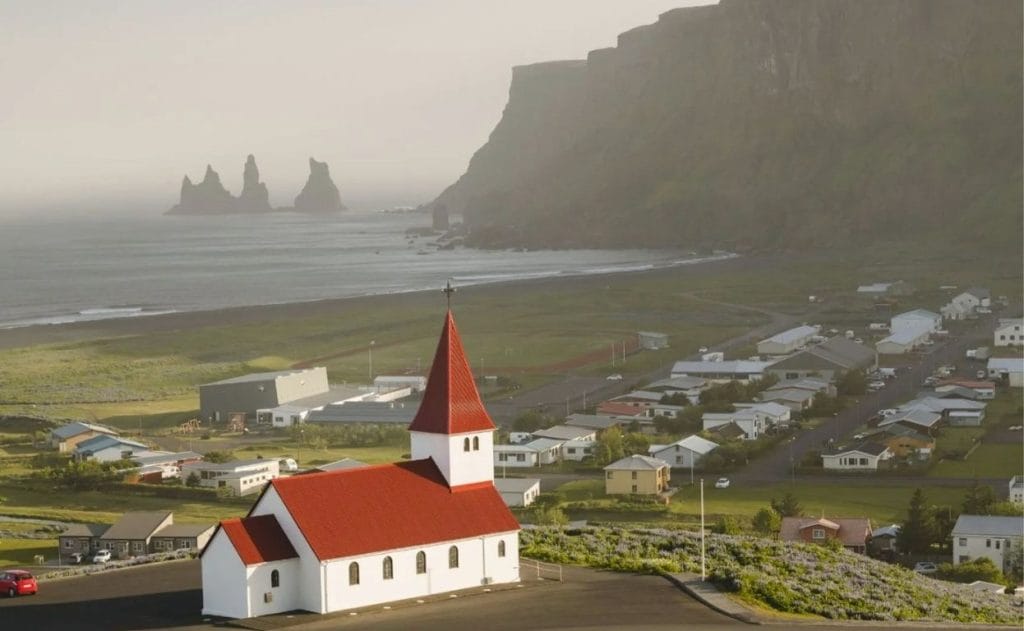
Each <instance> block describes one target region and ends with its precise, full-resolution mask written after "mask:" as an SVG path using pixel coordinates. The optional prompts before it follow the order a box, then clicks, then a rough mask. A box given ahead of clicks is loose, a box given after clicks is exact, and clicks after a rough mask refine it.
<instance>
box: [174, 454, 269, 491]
mask: <svg viewBox="0 0 1024 631" xmlns="http://www.w3.org/2000/svg"><path fill="white" fill-rule="evenodd" d="M192 474H195V476H196V477H197V478H198V479H199V486H203V487H207V488H213V489H217V488H224V489H227V490H229V491H230V492H231V494H233V495H236V496H242V495H248V494H250V493H258V492H260V491H261V490H263V487H264V486H266V485H267V483H268V482H270V481H271V480H273V479H275V478H277V477H278V476H279V475H280V474H281V462H280V461H279V460H278V459H277V458H255V459H252V460H233V461H231V462H206V461H202V462H189V463H186V464H184V465H182V467H181V477H182V478H184V479H186V480H188V479H189V478H190V477H191V476H192Z"/></svg>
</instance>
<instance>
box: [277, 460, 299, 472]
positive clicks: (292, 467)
mask: <svg viewBox="0 0 1024 631" xmlns="http://www.w3.org/2000/svg"><path fill="white" fill-rule="evenodd" d="M278 464H279V465H280V467H281V471H298V470H299V463H297V462H295V458H281V460H280V461H279V462H278Z"/></svg>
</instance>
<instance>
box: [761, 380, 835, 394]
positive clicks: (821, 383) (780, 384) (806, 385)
mask: <svg viewBox="0 0 1024 631" xmlns="http://www.w3.org/2000/svg"><path fill="white" fill-rule="evenodd" d="M794 389H795V390H808V391H810V392H813V393H815V394H825V395H828V396H830V397H834V396H836V387H835V386H834V385H832V383H831V382H830V381H827V380H825V379H821V378H817V377H803V378H802V379H780V380H779V381H777V382H776V383H774V384H773V385H771V386H768V387H767V388H766V389H765V391H766V392H770V391H772V390H794Z"/></svg>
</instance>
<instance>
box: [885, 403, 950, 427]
mask: <svg viewBox="0 0 1024 631" xmlns="http://www.w3.org/2000/svg"><path fill="white" fill-rule="evenodd" d="M941 420H942V415H941V414H939V413H937V412H932V411H931V410H928V409H922V408H910V409H899V410H897V412H896V414H893V415H892V416H888V417H886V418H884V419H882V420H881V421H880V422H879V423H878V426H879V427H887V426H889V425H895V424H897V423H898V424H900V425H906V426H907V427H912V428H914V429H917V430H918V431H925V432H928V431H931V430H932V428H934V427H935V426H936V425H938V424H939V421H941Z"/></svg>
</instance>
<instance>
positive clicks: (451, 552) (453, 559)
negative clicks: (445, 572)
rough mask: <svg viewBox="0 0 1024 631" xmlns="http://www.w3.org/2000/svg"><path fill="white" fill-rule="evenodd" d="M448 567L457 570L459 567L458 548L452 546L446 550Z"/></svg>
mask: <svg viewBox="0 0 1024 631" xmlns="http://www.w3.org/2000/svg"><path fill="white" fill-rule="evenodd" d="M448 567H449V568H457V567H459V548H458V546H452V547H450V548H448Z"/></svg>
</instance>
